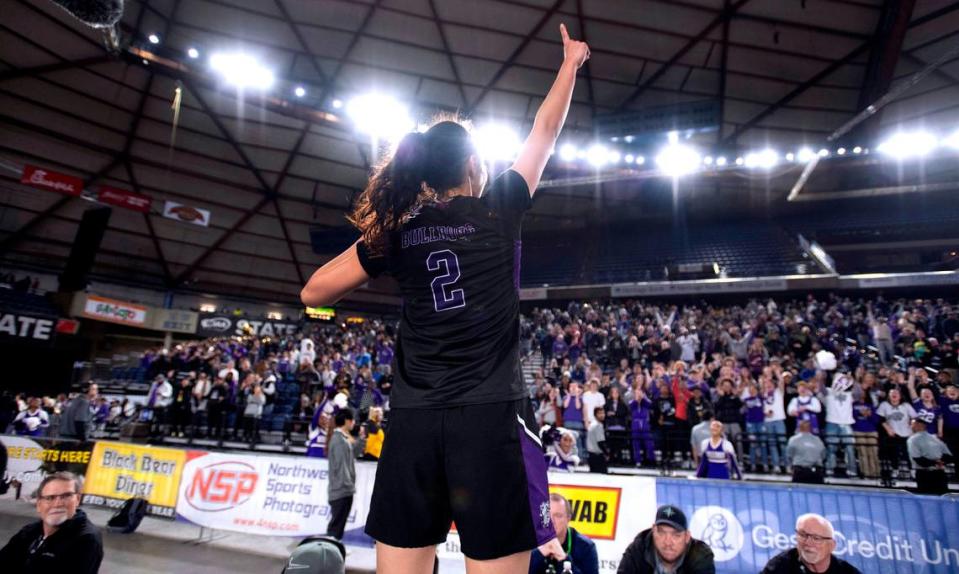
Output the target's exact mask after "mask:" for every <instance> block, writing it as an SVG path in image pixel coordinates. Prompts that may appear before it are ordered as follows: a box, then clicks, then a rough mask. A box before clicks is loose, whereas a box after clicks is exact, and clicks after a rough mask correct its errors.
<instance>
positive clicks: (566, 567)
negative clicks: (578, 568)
mask: <svg viewBox="0 0 959 574" xmlns="http://www.w3.org/2000/svg"><path fill="white" fill-rule="evenodd" d="M563 574H573V563H572V562H570V561H569V560H567V561H566V562H563Z"/></svg>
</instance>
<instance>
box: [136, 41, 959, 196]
mask: <svg viewBox="0 0 959 574" xmlns="http://www.w3.org/2000/svg"><path fill="white" fill-rule="evenodd" d="M147 39H148V40H149V42H150V43H151V44H159V43H160V38H159V36H157V35H156V34H150V35H149V36H148V37H147ZM186 55H187V56H188V57H189V58H190V59H193V60H197V59H199V58H200V55H201V54H200V51H199V50H198V49H197V48H195V47H189V48H188V49H187V51H186ZM209 65H210V68H211V69H212V70H213V71H214V72H216V73H217V74H218V75H219V76H220V77H221V78H222V79H223V81H224V82H226V83H228V84H230V85H233V86H235V87H237V88H238V89H244V90H245V89H252V90H259V91H267V90H270V89H271V88H272V87H273V86H274V84H275V83H276V78H275V76H274V74H273V72H272V70H270V69H269V68H268V67H267V66H265V65H263V64H262V63H260V62H259V60H258V59H257V58H255V57H254V56H252V55H250V54H247V53H244V52H216V53H213V54H212V55H211V56H210V58H209ZM291 91H292V95H293V96H294V97H296V98H304V97H306V96H307V89H306V88H305V87H303V86H301V85H295V86H293V87H292V90H291ZM329 106H330V107H332V108H333V109H334V110H340V109H343V111H344V112H345V114H346V116H347V117H348V118H349V119H350V120H351V121H352V122H353V126H354V128H355V129H356V130H357V131H358V132H359V133H362V134H364V135H366V136H369V137H370V138H371V139H373V140H379V141H396V140H398V139H399V138H400V137H402V136H403V135H404V134H406V133H409V132H411V131H414V130H418V131H423V130H425V129H426V125H425V124H417V123H416V122H415V120H414V119H413V116H412V114H411V112H410V109H409V107H408V106H407V105H405V104H404V103H402V102H401V101H399V100H397V99H396V98H394V97H392V96H389V95H386V94H380V93H370V94H363V95H359V96H356V97H354V98H352V99H349V100H348V101H346V102H344V101H343V100H340V99H337V98H334V99H332V100H330V102H329ZM473 138H474V141H475V142H476V145H477V148H478V150H479V151H480V153H481V154H482V155H483V157H484V158H486V159H487V160H490V161H509V160H512V159H513V158H515V157H516V154H517V153H518V152H519V149H520V147H521V145H522V139H521V137H520V134H519V133H517V132H516V130H514V129H512V128H510V127H509V126H507V125H505V124H499V123H488V124H481V125H479V126H478V127H477V128H476V129H475V130H474V132H473ZM611 141H612V142H613V143H614V144H615V145H606V144H603V143H599V142H594V143H590V144H587V145H585V146H582V145H576V144H574V143H572V142H562V143H560V144H559V145H558V146H557V148H556V150H555V153H556V155H558V159H559V161H560V162H562V163H564V164H567V165H577V164H582V163H585V164H587V165H589V166H590V167H592V168H594V169H604V168H608V169H615V168H626V169H635V168H644V166H646V165H647V164H650V167H651V168H652V167H654V168H655V169H658V170H659V171H660V172H661V173H662V174H663V175H667V176H671V177H681V176H684V175H690V174H694V173H696V172H699V171H708V170H716V169H723V168H727V167H734V166H735V167H742V168H747V169H758V170H772V169H773V168H776V167H777V166H780V165H790V164H792V165H795V164H806V163H809V162H810V161H812V160H813V159H815V158H816V157H819V158H826V157H830V156H847V155H849V156H858V155H867V154H869V153H870V152H871V151H872V150H870V149H869V148H868V147H864V146H858V145H857V146H852V147H848V148H847V147H834V148H827V147H821V148H819V149H815V148H813V147H802V148H800V149H798V150H795V151H789V152H787V153H781V152H779V151H778V150H776V149H773V148H768V147H767V148H764V149H757V150H752V151H748V152H746V153H743V154H741V155H723V154H710V153H705V152H703V151H702V150H701V149H700V148H697V147H696V146H694V145H691V144H688V143H684V142H683V141H680V137H679V134H678V133H677V132H672V133H670V134H669V136H668V143H667V144H666V145H665V146H664V147H663V148H662V149H660V150H658V151H656V152H655V153H654V154H650V156H649V157H647V156H646V155H643V154H642V153H638V152H637V151H636V150H635V149H632V147H631V146H630V145H629V144H632V143H633V141H634V138H633V137H632V136H625V137H623V138H612V139H611ZM619 142H623V143H624V144H626V145H625V146H621V145H620V143H619ZM943 148H947V149H952V150H959V130H957V131H955V132H953V133H951V134H949V135H946V136H944V137H943V136H939V135H936V134H934V133H931V132H928V131H924V130H914V131H899V132H896V133H894V134H892V135H890V136H888V137H887V138H886V139H885V140H883V141H882V142H881V143H880V144H879V145H878V146H876V148H875V151H876V152H878V153H879V154H882V155H883V156H886V157H888V158H890V159H895V160H899V161H906V160H914V159H921V158H923V157H925V156H927V155H929V154H932V153H933V152H935V151H937V150H939V149H943Z"/></svg>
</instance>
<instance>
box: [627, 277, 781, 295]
mask: <svg viewBox="0 0 959 574" xmlns="http://www.w3.org/2000/svg"><path fill="white" fill-rule="evenodd" d="M785 290H786V280H785V279H783V278H768V279H767V278H758V279H704V280H701V281H671V282H665V281H663V282H657V283H623V284H620V285H613V286H612V294H613V297H642V296H649V295H695V294H696V293H748V292H752V291H785Z"/></svg>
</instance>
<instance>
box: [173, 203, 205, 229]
mask: <svg viewBox="0 0 959 574" xmlns="http://www.w3.org/2000/svg"><path fill="white" fill-rule="evenodd" d="M163 217H168V218H170V219H176V220H177V221H182V222H184V223H192V224H193V225H202V226H203V227H208V226H209V225H210V211H209V210H207V209H200V208H199V207H192V206H190V205H183V204H182V203H177V202H175V201H167V202H164V204H163Z"/></svg>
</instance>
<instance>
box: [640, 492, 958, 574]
mask: <svg viewBox="0 0 959 574" xmlns="http://www.w3.org/2000/svg"><path fill="white" fill-rule="evenodd" d="M656 498H657V500H658V501H659V502H660V504H665V503H667V502H668V503H670V504H675V505H677V506H679V507H680V508H682V509H683V511H684V512H685V513H686V516H687V518H688V519H689V524H690V527H689V530H690V533H691V534H692V536H693V538H697V539H699V540H703V541H704V542H706V543H707V544H709V545H710V547H712V549H713V553H714V555H715V559H716V572H717V573H719V574H722V573H727V574H733V573H738V572H758V571H760V570H762V569H763V567H764V566H765V565H766V562H767V561H768V560H769V559H770V558H772V557H773V556H775V555H777V554H779V553H780V552H783V551H785V550H789V549H790V548H794V547H795V545H796V529H795V524H796V518H798V517H799V516H800V515H802V514H805V513H807V512H814V513H816V514H821V515H823V516H825V517H826V518H828V519H829V520H830V521H831V522H832V523H833V527H834V528H835V530H836V550H835V555H837V556H839V557H840V558H842V559H843V560H846V561H848V562H849V563H851V564H852V565H853V566H855V567H856V568H858V569H859V570H860V571H861V572H925V573H930V574H931V573H942V574H946V573H951V572H957V571H959V500H956V499H955V498H952V499H947V498H938V497H932V496H917V495H913V494H908V493H902V492H883V491H881V490H878V489H868V490H867V489H852V488H838V487H832V488H813V487H781V486H779V487H770V486H759V485H751V484H741V483H735V482H722V483H720V482H717V481H703V482H692V481H688V480H687V481H684V480H666V479H661V480H657V484H656Z"/></svg>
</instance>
